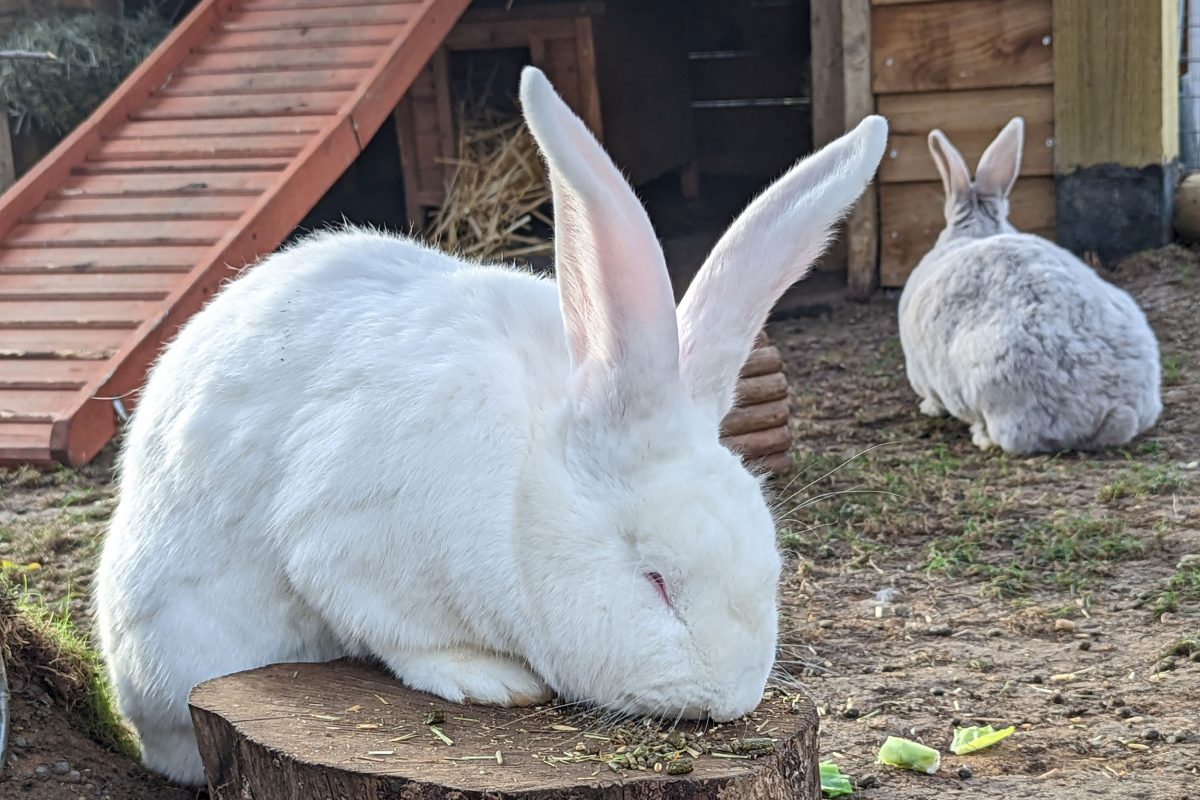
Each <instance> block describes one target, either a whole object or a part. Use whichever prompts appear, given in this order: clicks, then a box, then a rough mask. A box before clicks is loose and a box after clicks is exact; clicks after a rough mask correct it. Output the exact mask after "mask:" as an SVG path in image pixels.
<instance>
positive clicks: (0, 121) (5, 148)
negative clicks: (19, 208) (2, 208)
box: [0, 104, 17, 194]
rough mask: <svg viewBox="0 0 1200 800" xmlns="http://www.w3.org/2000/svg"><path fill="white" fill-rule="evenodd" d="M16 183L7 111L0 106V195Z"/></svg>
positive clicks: (15, 169) (15, 167) (15, 168)
mask: <svg viewBox="0 0 1200 800" xmlns="http://www.w3.org/2000/svg"><path fill="white" fill-rule="evenodd" d="M16 182H17V165H16V162H15V161H14V160H13V151H12V135H11V133H10V132H9V129H8V109H6V108H5V107H4V106H3V104H0V194H4V192H6V191H8V187H10V186H12V185H13V184H14V183H16Z"/></svg>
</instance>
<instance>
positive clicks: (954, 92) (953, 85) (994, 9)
mask: <svg viewBox="0 0 1200 800" xmlns="http://www.w3.org/2000/svg"><path fill="white" fill-rule="evenodd" d="M871 5H872V8H871V22H870V30H871V87H872V91H873V93H874V95H875V106H876V111H877V112H878V113H880V114H883V115H884V116H886V117H887V118H888V121H889V123H890V126H891V139H890V141H889V144H888V150H887V152H886V153H885V155H884V159H883V164H882V165H881V167H880V171H879V188H878V199H879V216H878V236H879V282H880V285H882V286H885V287H897V286H902V285H903V284H904V280H905V279H906V278H907V277H908V274H909V273H910V272H911V271H912V269H913V267H915V266H916V264H917V262H918V261H920V259H921V257H922V256H923V255H924V254H925V253H926V252H927V251H928V250H929V248H930V246H932V244H933V242H934V240H935V239H936V238H937V235H938V233H939V232H940V231H941V230H942V228H943V227H945V219H944V217H943V211H942V208H943V194H942V186H941V182H940V180H939V178H938V174H937V170H936V169H935V168H934V165H933V161H932V159H931V158H930V156H929V150H928V148H927V146H926V138H927V136H928V135H929V131H930V130H932V129H933V128H941V129H942V130H943V131H944V132H945V133H946V135H947V136H949V137H950V139H951V141H953V142H954V143H955V145H957V146H958V148H959V149H960V150H962V152H963V156H964V157H965V158H966V159H967V163H968V164H969V165H970V166H971V167H972V169H973V168H974V166H975V164H976V162H977V161H978V159H979V156H980V155H982V153H983V150H984V148H985V147H986V146H987V144H988V143H989V142H990V141H991V140H992V138H993V137H994V136H995V135H996V134H997V133H998V132H999V131H1000V128H1001V127H1003V126H1004V123H1006V122H1007V121H1008V120H1009V119H1011V118H1012V117H1013V116H1016V115H1018V114H1019V115H1021V116H1023V117H1025V122H1026V139H1025V158H1024V161H1023V164H1022V169H1021V174H1022V176H1023V177H1022V178H1021V180H1020V181H1018V183H1017V187H1016V189H1015V191H1014V192H1013V197H1012V212H1011V215H1010V219H1011V221H1012V223H1013V224H1014V225H1015V226H1016V227H1017V228H1018V229H1020V230H1023V231H1027V232H1030V233H1037V234H1040V235H1043V236H1049V237H1051V238H1053V235H1054V178H1053V174H1054V158H1053V149H1054V89H1053V81H1054V60H1053V38H1052V30H1053V8H1052V5H1053V4H1052V0H932V1H931V0H871Z"/></svg>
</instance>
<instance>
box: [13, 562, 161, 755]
mask: <svg viewBox="0 0 1200 800" xmlns="http://www.w3.org/2000/svg"><path fill="white" fill-rule="evenodd" d="M0 593H3V594H4V601H5V604H10V606H11V611H10V612H9V613H11V614H12V619H10V620H7V621H5V623H4V628H5V629H4V630H3V632H4V633H5V634H6V637H5V638H6V639H7V640H8V641H7V642H6V646H7V647H10V648H14V647H21V648H22V650H23V651H24V652H25V653H26V654H33V656H34V657H35V658H36V660H37V662H39V663H37V664H36V665H35V666H36V667H37V668H42V669H46V670H52V671H53V673H54V675H55V676H56V680H55V682H56V683H59V684H62V685H63V686H66V687H68V688H66V689H64V690H62V691H60V692H59V694H60V695H61V696H60V699H61V700H62V701H63V702H64V703H65V704H66V705H67V707H68V710H72V711H76V712H78V713H79V714H80V716H81V717H82V718H83V721H84V724H85V725H86V726H87V728H88V733H89V734H90V735H91V736H92V738H94V739H95V740H96V741H98V742H100V743H101V744H103V745H105V746H106V747H109V748H111V749H113V750H115V751H117V752H119V753H123V754H125V755H127V756H130V757H131V758H136V757H137V756H138V745H137V740H136V738H135V737H134V735H133V733H132V732H131V731H130V730H129V728H128V727H126V725H125V724H124V722H122V721H121V718H120V717H119V716H118V715H117V711H116V703H115V701H114V697H113V693H112V689H111V688H110V687H109V685H108V681H107V680H106V678H105V676H104V668H103V665H102V664H101V662H100V654H99V653H98V652H96V650H95V649H94V648H93V647H92V646H91V644H90V643H89V642H88V640H87V638H86V637H85V636H84V634H82V633H81V632H80V631H79V629H78V628H76V627H75V624H74V623H73V622H72V621H71V617H70V614H69V612H68V611H67V609H68V606H69V603H68V601H67V600H64V601H62V602H60V603H57V604H55V605H54V606H47V605H45V604H44V603H43V602H42V600H41V598H40V597H39V596H38V595H36V594H32V593H30V592H29V591H28V590H27V589H26V588H24V587H19V586H16V585H14V584H12V583H11V582H9V581H8V580H7V579H5V578H4V577H3V576H0Z"/></svg>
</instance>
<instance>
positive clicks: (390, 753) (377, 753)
mask: <svg viewBox="0 0 1200 800" xmlns="http://www.w3.org/2000/svg"><path fill="white" fill-rule="evenodd" d="M367 755H369V756H394V755H396V751H395V750H371V751H370V752H368V753H367Z"/></svg>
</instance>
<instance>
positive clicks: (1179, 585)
mask: <svg viewBox="0 0 1200 800" xmlns="http://www.w3.org/2000/svg"><path fill="white" fill-rule="evenodd" d="M1196 605H1200V564H1195V565H1189V566H1184V567H1182V568H1180V569H1178V570H1176V571H1175V574H1174V575H1172V576H1171V577H1170V578H1167V583H1166V585H1165V586H1164V587H1163V589H1162V591H1161V592H1159V595H1158V597H1157V598H1156V599H1155V600H1154V605H1153V609H1154V613H1155V614H1162V613H1164V612H1166V611H1179V610H1180V609H1188V608H1191V607H1192V606H1196Z"/></svg>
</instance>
